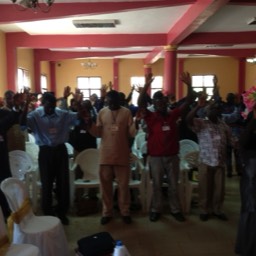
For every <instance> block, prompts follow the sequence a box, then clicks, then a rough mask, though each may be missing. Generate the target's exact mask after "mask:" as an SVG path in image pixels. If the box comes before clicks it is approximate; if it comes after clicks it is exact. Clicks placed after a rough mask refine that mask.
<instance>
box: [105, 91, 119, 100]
mask: <svg viewBox="0 0 256 256" xmlns="http://www.w3.org/2000/svg"><path fill="white" fill-rule="evenodd" d="M106 97H108V98H111V99H120V96H119V92H118V91H115V90H111V91H109V92H108V93H107V95H106Z"/></svg>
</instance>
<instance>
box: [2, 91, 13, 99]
mask: <svg viewBox="0 0 256 256" xmlns="http://www.w3.org/2000/svg"><path fill="white" fill-rule="evenodd" d="M14 94H15V93H14V91H12V90H7V91H6V92H5V93H4V97H5V98H6V97H8V96H13V95H14Z"/></svg>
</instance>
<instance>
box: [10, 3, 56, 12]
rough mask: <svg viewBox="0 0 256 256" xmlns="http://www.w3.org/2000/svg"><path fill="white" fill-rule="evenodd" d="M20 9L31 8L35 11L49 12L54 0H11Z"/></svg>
mask: <svg viewBox="0 0 256 256" xmlns="http://www.w3.org/2000/svg"><path fill="white" fill-rule="evenodd" d="M11 1H12V2H13V3H14V4H15V5H16V6H17V8H18V10H20V11H24V10H27V9H31V10H33V11H34V12H38V11H41V12H49V11H50V8H51V6H52V5H53V2H54V0H42V1H41V2H40V1H39V0H11Z"/></svg>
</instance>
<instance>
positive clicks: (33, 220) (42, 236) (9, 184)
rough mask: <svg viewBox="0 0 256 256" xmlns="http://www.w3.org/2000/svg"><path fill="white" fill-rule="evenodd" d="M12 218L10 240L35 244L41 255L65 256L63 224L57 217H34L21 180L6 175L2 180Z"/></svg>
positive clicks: (66, 250) (65, 246) (67, 253)
mask: <svg viewBox="0 0 256 256" xmlns="http://www.w3.org/2000/svg"><path fill="white" fill-rule="evenodd" d="M1 190H2V191H3V193H4V194H5V196H6V199H7V201H8V204H9V207H10V209H11V211H12V214H11V216H14V217H15V216H18V217H19V218H14V223H13V243H18V244H22V243H28V244H33V245H35V246H37V247H38V248H39V249H40V253H41V255H42V256H44V255H47V256H56V255H62V256H68V255H69V249H68V244H67V240H66V236H65V233H64V229H63V226H62V224H61V222H60V220H59V218H57V217H53V216H35V215H34V213H33V211H32V208H31V205H30V203H29V200H28V191H27V189H26V187H25V185H24V183H23V182H22V181H21V180H19V179H17V178H7V179H5V180H4V181H2V183H1Z"/></svg>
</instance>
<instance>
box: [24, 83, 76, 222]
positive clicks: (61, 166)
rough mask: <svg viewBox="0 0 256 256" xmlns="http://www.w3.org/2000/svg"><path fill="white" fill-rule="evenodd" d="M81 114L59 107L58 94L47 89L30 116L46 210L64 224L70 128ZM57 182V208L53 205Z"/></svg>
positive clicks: (42, 201)
mask: <svg viewBox="0 0 256 256" xmlns="http://www.w3.org/2000/svg"><path fill="white" fill-rule="evenodd" d="M69 94H70V88H69V87H66V88H65V91H64V97H65V98H67V96H68V95H69ZM27 105H28V103H27ZM25 112H26V111H24V115H23V117H25ZM77 115H78V114H77V113H75V112H72V111H65V110H61V109H59V108H56V97H55V96H54V95H53V94H52V93H49V92H46V93H44V94H43V97H42V106H41V107H39V108H37V109H36V110H34V111H31V112H30V113H28V115H27V116H26V124H27V127H28V128H29V129H30V130H31V131H32V132H33V134H34V136H35V140H36V144H37V145H38V146H39V148H40V150H39V156H38V163H39V172H40V178H41V182H42V199H41V203H42V210H43V213H44V214H45V215H57V216H58V217H59V218H60V220H61V221H62V223H63V224H64V225H68V224H69V220H68V218H67V217H66V214H67V212H68V209H69V164H68V152H67V149H66V146H65V142H67V141H68V136H69V131H70V128H71V127H72V126H75V125H76V124H77V122H78V116H77ZM23 122H24V120H23ZM54 184H55V192H56V199H57V205H56V207H53V206H52V203H53V198H52V192H53V187H54Z"/></svg>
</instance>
